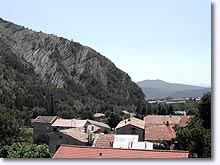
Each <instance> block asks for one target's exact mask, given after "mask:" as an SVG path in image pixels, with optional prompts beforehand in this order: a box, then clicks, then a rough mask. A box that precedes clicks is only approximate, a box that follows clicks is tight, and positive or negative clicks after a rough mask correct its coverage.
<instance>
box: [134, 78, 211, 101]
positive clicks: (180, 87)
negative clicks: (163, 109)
mask: <svg viewBox="0 0 220 165" xmlns="http://www.w3.org/2000/svg"><path fill="white" fill-rule="evenodd" d="M137 84H138V86H139V87H141V89H142V90H143V92H144V94H145V96H146V98H148V99H156V98H166V97H172V98H183V97H185V98H189V97H200V96H202V94H203V93H204V92H207V91H211V88H207V87H201V86H192V85H185V84H177V83H168V82H165V81H162V80H144V81H139V82H137Z"/></svg>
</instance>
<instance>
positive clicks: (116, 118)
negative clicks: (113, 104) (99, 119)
mask: <svg viewBox="0 0 220 165" xmlns="http://www.w3.org/2000/svg"><path fill="white" fill-rule="evenodd" d="M121 120H122V118H121V117H120V115H119V114H118V113H115V112H112V113H111V114H110V116H109V119H108V125H109V126H110V127H111V128H115V127H116V126H117V125H118V123H119V122H120V121H121Z"/></svg>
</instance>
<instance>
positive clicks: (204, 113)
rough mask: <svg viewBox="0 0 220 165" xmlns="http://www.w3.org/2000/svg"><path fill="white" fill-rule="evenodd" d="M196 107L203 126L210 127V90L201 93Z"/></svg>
mask: <svg viewBox="0 0 220 165" xmlns="http://www.w3.org/2000/svg"><path fill="white" fill-rule="evenodd" d="M198 109H199V116H200V118H201V119H202V120H203V126H204V128H207V129H211V92H207V93H204V94H203V96H202V98H201V101H200V103H199V104H198Z"/></svg>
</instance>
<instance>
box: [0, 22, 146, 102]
mask: <svg viewBox="0 0 220 165" xmlns="http://www.w3.org/2000/svg"><path fill="white" fill-rule="evenodd" d="M0 38H1V39H2V40H4V42H5V43H7V44H8V45H10V47H11V49H12V50H13V52H14V53H15V54H16V55H17V56H19V57H20V58H23V59H24V60H25V61H26V62H28V63H29V64H31V65H32V66H33V67H34V71H35V72H36V73H37V74H38V75H40V77H41V79H43V80H44V81H46V82H49V83H52V84H54V85H56V86H57V87H58V88H65V87H66V86H68V85H69V83H68V82H74V84H78V85H80V86H82V87H83V88H85V89H86V90H87V91H88V92H89V93H90V94H92V95H97V97H101V96H99V94H98V93H99V91H98V90H102V92H103V91H104V92H105V93H106V95H109V94H110V95H112V97H115V96H120V97H115V98H114V99H115V100H116V99H117V98H118V99H121V102H125V101H131V102H132V101H133V100H136V102H137V100H138V99H143V98H144V95H143V92H142V91H141V89H140V88H139V87H138V86H137V85H136V84H135V83H133V82H132V81H131V78H130V77H129V76H128V74H126V73H125V72H123V71H121V70H119V69H118V68H116V66H115V65H114V64H113V63H112V62H111V61H110V60H108V59H107V58H105V57H104V56H102V55H101V54H100V53H98V52H96V51H95V50H93V49H91V48H90V47H87V46H83V45H81V44H80V43H77V42H73V41H69V40H67V39H64V38H62V37H57V36H55V35H53V34H45V33H43V32H35V31H33V30H30V29H28V28H25V27H23V26H19V25H16V24H14V23H11V22H8V21H5V20H3V19H0ZM114 95H115V96H114ZM99 99H100V98H99Z"/></svg>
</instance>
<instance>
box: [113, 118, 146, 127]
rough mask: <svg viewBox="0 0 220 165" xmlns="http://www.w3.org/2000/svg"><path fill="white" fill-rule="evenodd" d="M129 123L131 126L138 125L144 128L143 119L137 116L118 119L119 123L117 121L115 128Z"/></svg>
mask: <svg viewBox="0 0 220 165" xmlns="http://www.w3.org/2000/svg"><path fill="white" fill-rule="evenodd" d="M129 124H130V125H133V126H136V127H139V128H141V129H144V121H143V120H140V119H138V118H135V117H132V118H129V119H126V120H122V121H120V123H118V125H117V126H116V128H115V129H118V128H121V127H124V126H126V125H129Z"/></svg>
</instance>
